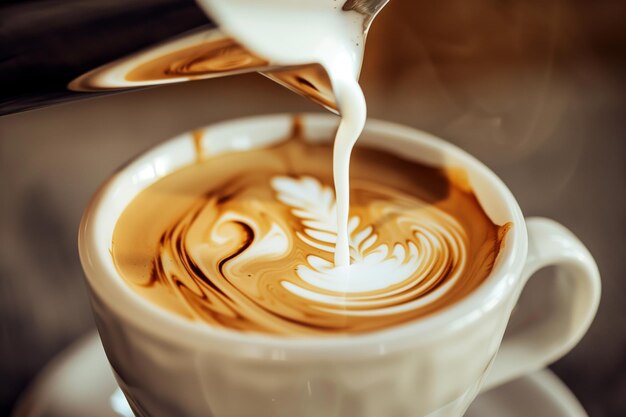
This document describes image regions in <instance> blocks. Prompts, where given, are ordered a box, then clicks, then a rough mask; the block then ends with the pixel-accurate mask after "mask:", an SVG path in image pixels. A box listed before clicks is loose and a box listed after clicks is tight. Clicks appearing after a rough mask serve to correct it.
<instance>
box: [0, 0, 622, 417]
mask: <svg viewBox="0 0 626 417" xmlns="http://www.w3.org/2000/svg"><path fill="white" fill-rule="evenodd" d="M30 3H31V5H32V4H35V5H37V6H39V5H44V6H46V7H48V8H49V9H47V10H54V5H55V3H59V4H60V2H51V1H43V0H42V1H36V2H30ZM74 3H80V2H74ZM85 3H88V2H83V4H85ZM113 3H116V2H112V4H113ZM140 3H141V2H140ZM158 3H162V4H166V3H167V4H169V3H168V2H164V1H161V2H158ZM173 3H175V4H176V5H178V6H177V7H175V8H172V7H169V8H165V9H159V10H160V11H159V13H160V15H162V16H164V17H168V16H169V19H170V20H171V19H174V20H175V21H178V22H185V24H184V25H181V27H180V28H174V29H172V34H174V33H176V30H183V29H186V28H188V27H192V26H195V25H197V24H202V23H205V19H206V18H204V17H203V16H201V15H199V14H198V13H200V12H199V11H198V10H197V8H196V7H195V5H193V3H191V2H190V1H189V2H187V1H176V2H173ZM19 7H20V4H19V2H9V3H7V5H6V6H5V8H4V9H0V34H2V30H3V29H2V27H3V24H5V23H6V24H8V22H9V20H11V16H12V14H11V13H14V12H15V10H17V9H19ZM16 8H17V9H16ZM87 9H88V8H87ZM7 10H8V12H7ZM168 13H170V14H169V15H168ZM48 16H52V15H48ZM44 17H45V16H44ZM625 18H626V2H624V1H623V0H615V1H612V0H601V1H593V2H590V1H583V0H545V1H533V0H515V1H514V0H441V1H437V2H433V1H423V0H419V1H412V0H392V1H391V2H390V3H389V5H388V6H387V8H386V9H385V10H383V12H382V13H381V15H380V16H379V17H378V18H377V20H376V21H375V22H374V25H373V26H372V29H371V31H370V35H369V38H368V44H367V49H366V61H365V63H364V67H363V72H362V77H361V80H362V84H363V87H364V91H365V94H366V98H367V100H368V107H369V117H371V118H380V119H386V120H391V121H396V122H400V123H404V124H407V125H409V126H413V127H416V128H419V129H422V130H425V131H428V132H431V133H434V134H436V135H439V136H441V137H443V138H445V139H447V140H450V141H451V142H453V143H455V144H457V145H459V146H460V147H462V148H464V149H465V150H467V151H469V152H470V153H472V154H473V155H475V156H477V157H478V158H479V159H481V160H482V161H484V162H485V163H486V164H487V165H488V166H489V167H490V168H492V169H493V170H494V171H495V172H496V173H497V174H498V175H500V176H501V178H502V179H503V180H504V182H505V183H506V184H507V185H508V186H509V187H510V189H511V190H512V191H513V193H514V195H515V196H516V197H517V199H518V201H519V203H520V205H521V207H522V210H523V212H524V213H525V215H527V216H535V215H541V216H546V217H551V218H554V219H556V220H558V221H559V222H561V223H563V224H564V225H566V226H567V227H569V228H570V229H571V230H572V231H573V232H574V233H575V234H577V235H578V236H579V238H580V239H581V240H582V241H583V242H584V243H585V244H586V245H587V246H588V248H589V249H590V251H591V253H592V254H593V255H594V256H595V258H596V260H597V262H598V265H599V268H600V272H601V274H602V280H603V296H602V301H601V304H600V309H599V311H598V315H597V317H596V320H595V321H594V323H593V325H592V327H591V329H590V330H589V333H588V334H587V335H586V336H585V338H584V339H583V340H582V342H581V343H580V344H579V345H578V346H577V347H576V348H575V349H574V350H573V351H572V352H571V353H570V354H569V355H567V356H566V357H565V358H563V359H561V360H560V361H558V362H557V363H555V364H554V365H552V366H551V368H552V369H553V370H554V371H555V373H556V374H557V375H558V376H559V377H560V378H561V379H562V380H563V381H564V382H565V383H566V384H567V385H568V386H569V387H570V388H571V390H572V391H573V393H574V394H575V395H576V396H577V397H578V399H579V400H580V402H581V403H582V404H583V406H584V407H585V409H586V410H587V412H588V413H589V415H590V416H591V417H609V416H610V417H618V416H624V415H626V322H625V320H624V319H625V317H626V306H625V303H624V300H625V299H626V280H625V279H624V276H623V274H624V272H625V271H626V261H625V259H626V215H625V213H626V121H625V119H626V113H625V110H624V109H625V108H626V79H625V75H626V28H625V27H624V21H625ZM13 23H14V22H13ZM44 26H45V25H44ZM4 27H5V29H6V27H7V26H4ZM46 27H47V30H49V31H50V33H53V34H54V33H57V32H58V33H61V32H62V30H63V29H62V28H56V29H55V28H54V27H52V28H50V25H48V26H46ZM32 30H33V31H36V29H32ZM83 30H84V29H83ZM5 34H6V33H5ZM137 37H140V36H139V35H137ZM6 41H7V39H6V38H5V37H0V54H2V56H1V58H2V62H0V69H2V65H3V64H6V63H7V62H12V61H11V60H12V59H13V60H15V59H16V55H15V54H16V52H15V51H16V50H15V47H14V45H13V46H12V45H7V43H6ZM101 42H102V43H101V44H96V45H93V48H98V47H100V45H101V47H102V48H107V39H106V37H104V35H103V38H102V41H101ZM142 42H147V40H144V41H142ZM9 51H10V53H9ZM12 54H13V55H12ZM41 54H42V55H43V58H41V59H44V60H45V51H42V52H41ZM50 59H53V57H51V58H50ZM49 76H50V77H51V75H50V73H45V72H42V73H41V74H40V77H39V78H37V77H38V76H37V74H36V73H29V77H32V78H31V79H32V84H33V85H38V84H39V85H43V84H41V82H42V80H45V79H46V77H49ZM0 77H3V73H2V72H1V71H0ZM9 81H10V80H9V78H5V79H2V78H0V82H2V85H3V87H2V89H0V95H4V96H5V97H3V98H4V99H5V101H9V99H10V100H13V102H17V101H19V100H18V99H16V98H15V97H18V96H19V93H20V85H18V84H16V83H12V82H9ZM68 81H69V80H68ZM24 88H26V87H24ZM40 88H44V87H40ZM31 93H32V94H31V97H35V96H36V95H37V89H36V88H35V89H34V90H33V91H32V92H31ZM16 100H17V101H16ZM14 109H17V107H14ZM14 111H16V110H12V111H11V113H12V114H8V115H5V116H2V117H0V191H1V193H2V198H1V200H0V231H1V232H0V239H1V241H0V415H9V413H10V410H11V409H12V407H13V405H14V404H15V401H16V399H17V398H18V395H19V394H20V392H22V391H23V390H24V389H25V388H26V387H27V386H28V384H29V383H30V382H31V381H32V380H33V378H34V377H35V376H36V374H37V373H38V372H39V371H40V370H41V369H42V368H43V367H44V365H45V364H46V363H47V362H48V361H49V360H50V359H51V358H53V357H54V356H55V355H56V354H58V353H59V352H61V351H62V350H63V349H64V348H65V347H67V346H68V345H69V344H71V343H72V342H73V341H74V340H75V339H76V338H78V337H79V336H81V335H83V334H85V333H87V332H89V331H90V330H92V329H93V328H94V324H93V321H92V318H91V311H90V308H89V304H88V300H87V295H86V291H85V287H84V283H83V277H82V271H81V268H80V264H79V260H78V253H77V248H76V236H77V228H78V223H79V220H80V216H81V214H82V211H83V209H84V208H85V206H86V204H87V202H88V201H89V198H90V196H91V195H92V194H93V193H94V191H95V190H96V188H97V187H98V186H99V184H101V183H102V182H103V181H104V180H105V179H106V178H107V176H109V175H110V174H111V173H112V172H113V171H114V170H115V169H116V168H117V167H118V166H120V165H121V164H123V163H124V162H125V161H127V160H128V159H130V158H131V157H133V156H134V155H136V154H138V153H140V152H141V151H143V150H145V149H146V148H148V147H150V146H152V145H154V144H156V143H159V142H161V141H163V140H166V139H168V138H170V137H172V136H174V135H176V134H178V133H180V132H183V131H187V130H191V129H194V128H196V127H200V126H203V125H207V124H210V123H212V122H215V121H219V120H224V119H228V118H234V117H240V116H246V115H255V114H262V113H273V112H286V111H322V110H321V109H320V108H319V107H317V106H315V105H313V104H310V103H308V102H307V101H305V100H304V99H302V98H300V97H298V96H296V95H295V94H293V93H291V92H289V91H287V90H285V89H284V88H282V87H279V86H278V85H276V84H274V83H273V82H272V81H270V80H268V79H265V78H263V77H261V76H259V75H256V74H248V75H243V76H236V77H228V78H222V79H213V80H204V81H193V82H188V83H182V84H176V85H169V86H165V87H158V88H152V89H144V90H140V91H132V92H125V93H120V94H115V95H107V96H103V97H95V98H89V99H86V100H81V101H72V102H69V103H66V104H57V105H54V106H49V107H45V108H41V109H37V110H30V111H27V112H21V113H14ZM548 275H549V272H546V273H544V274H542V275H541V277H539V278H537V280H539V279H543V278H546V279H547V278H548Z"/></svg>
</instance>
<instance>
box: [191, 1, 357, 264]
mask: <svg viewBox="0 0 626 417" xmlns="http://www.w3.org/2000/svg"><path fill="white" fill-rule="evenodd" d="M199 3H200V4H201V5H202V6H203V7H205V9H206V11H207V12H208V13H209V14H210V15H211V16H212V17H213V18H214V19H215V20H216V21H218V22H219V23H220V25H221V27H222V28H223V29H224V30H225V31H226V32H228V33H230V34H231V35H233V36H234V37H235V38H236V39H237V40H238V41H240V42H241V43H242V44H243V45H245V46H246V47H248V48H249V49H250V50H252V51H254V52H255V53H256V54H258V55H259V56H262V57H264V58H266V59H268V60H269V61H271V62H273V63H277V64H279V65H285V66H290V65H303V64H311V63H318V64H321V65H322V66H323V67H324V68H325V70H326V72H327V74H328V77H329V79H330V82H331V85H332V88H333V92H334V95H335V98H336V101H337V107H338V109H339V113H340V116H341V122H340V124H339V129H338V130H337V135H336V137H335V143H334V149H333V180H334V186H335V195H336V201H337V203H336V204H337V240H336V243H335V255H334V260H335V268H346V269H347V267H348V266H349V265H350V246H349V234H348V212H349V207H350V193H349V190H350V175H349V174H350V154H351V152H352V148H353V147H354V144H355V142H356V140H357V139H358V137H359V135H360V134H361V132H362V131H363V127H364V125H365V118H366V105H365V98H364V97H363V92H362V90H361V87H360V86H359V84H358V77H359V72H360V69H361V64H362V60H363V51H364V46H365V33H364V27H365V19H366V16H364V15H362V14H359V13H357V12H355V11H343V10H342V6H343V1H342V0H339V1H338V0H266V1H258V0H199Z"/></svg>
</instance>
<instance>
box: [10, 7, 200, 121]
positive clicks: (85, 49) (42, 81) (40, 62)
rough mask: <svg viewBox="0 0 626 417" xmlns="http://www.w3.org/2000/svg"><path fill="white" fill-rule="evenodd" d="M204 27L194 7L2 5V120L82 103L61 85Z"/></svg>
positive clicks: (85, 95)
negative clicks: (52, 106) (45, 107)
mask: <svg viewBox="0 0 626 417" xmlns="http://www.w3.org/2000/svg"><path fill="white" fill-rule="evenodd" d="M208 23H210V22H209V20H208V18H207V17H206V15H205V13H204V12H203V11H202V10H201V9H200V8H199V7H198V6H197V5H196V3H195V2H194V1H193V0H133V1H127V0H28V1H19V2H0V82H1V83H2V93H1V94H0V115H2V114H7V113H14V112H17V111H21V110H26V109H29V108H35V107H40V106H43V105H49V104H53V103H58V102H63V101H68V100H74V99H79V98H85V97H88V96H89V95H91V94H86V93H75V92H71V91H69V90H68V89H67V84H68V83H69V82H70V81H72V80H73V79H74V78H76V77H78V76H79V75H82V74H83V73H85V72H87V71H89V70H91V69H93V68H96V67H98V66H100V65H103V64H106V63H108V62H110V61H112V60H114V59H118V58H121V57H122V56H124V55H127V54H129V53H131V52H135V51H137V50H139V49H141V48H144V47H146V46H149V45H153V44H155V43H157V42H159V41H163V40H165V39H169V38H171V37H173V36H176V35H179V34H181V33H183V32H185V31H188V30H190V29H193V28H196V27H198V26H201V25H206V24H208ZM92 94H93V93H92Z"/></svg>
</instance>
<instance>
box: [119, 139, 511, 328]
mask: <svg viewBox="0 0 626 417" xmlns="http://www.w3.org/2000/svg"><path fill="white" fill-rule="evenodd" d="M332 172H333V148H332V146H330V145H329V144H327V143H323V144H322V143H311V142H310V141H307V140H306V138H305V137H303V135H302V134H301V133H300V131H299V130H298V129H295V130H294V133H293V134H292V135H291V137H289V138H286V139H285V140H284V141H282V142H280V143H278V144H275V145H273V146H270V147H266V148H260V149H251V150H245V151H241V152H229V153H225V154H221V155H214V156H208V157H202V155H199V158H198V161H197V162H196V163H194V164H191V165H188V166H186V167H184V168H182V169H180V170H178V171H175V172H173V173H172V174H170V175H167V176H166V177H164V178H162V179H161V180H159V181H157V182H156V183H154V184H153V185H151V186H150V187H148V188H147V189H145V190H144V191H143V192H141V193H140V194H139V195H138V196H137V197H136V198H135V199H134V200H133V201H132V202H131V203H130V205H129V206H128V207H127V208H126V210H125V211H124V212H123V213H122V215H121V217H120V218H119V220H118V222H117V225H116V227H115V230H114V234H113V242H112V255H113V259H114V262H115V265H116V267H117V268H118V271H119V273H120V275H121V276H122V277H123V279H124V280H125V281H126V282H127V283H128V284H129V285H130V286H131V287H132V288H133V289H134V290H135V291H137V292H138V293H139V294H140V295H141V296H143V297H145V298H147V299H148V300H150V301H151V302H153V303H155V304H157V305H159V306H161V307H162V308H165V309H167V310H169V311H171V312H173V313H175V314H178V315H180V316H183V317H186V318H188V319H190V320H196V321H201V322H205V323H206V324H208V325H211V326H215V327H220V328H227V329H232V330H238V331H245V332H261V333H270V334H280V335H285V336H307V335H331V334H352V333H363V332H368V331H374V330H379V329H385V328H389V327H392V326H396V325H400V324H402V323H405V322H407V321H410V320H414V319H417V318H420V317H423V316H426V315H429V314H432V313H434V312H436V311H439V310H441V309H444V308H446V307H448V306H450V305H452V304H454V303H455V302H457V301H458V300H460V299H462V298H463V297H465V296H466V295H467V294H469V293H470V292H472V291H473V290H474V289H475V288H476V287H478V286H479V285H480V284H481V283H482V282H483V281H484V280H485V278H486V277H487V276H488V275H489V273H490V271H491V269H492V266H493V263H494V261H495V259H496V257H497V255H498V253H499V251H500V250H501V246H502V242H503V237H504V235H505V234H506V231H507V230H508V227H509V226H508V225H503V226H498V225H496V224H494V223H493V222H492V221H491V220H490V219H489V218H488V216H487V215H486V214H485V212H484V211H483V209H482V208H481V206H480V204H479V202H478V200H477V198H476V196H475V195H474V193H473V192H472V190H471V188H470V187H469V185H468V183H467V181H466V180H465V178H464V175H463V173H462V172H461V171H460V170H454V169H441V168H434V167H430V166H426V165H422V164H420V163H417V162H413V161H408V160H405V159H403V158H401V157H399V156H397V155H394V154H391V153H387V152H384V151H380V150H374V149H370V148H367V147H364V146H363V147H357V149H356V151H355V154H354V155H353V157H352V160H351V180H352V181H351V182H352V185H351V189H350V194H351V195H350V196H351V205H350V212H349V216H348V222H347V223H348V234H349V239H348V243H349V258H350V266H349V267H346V268H338V267H336V266H335V257H334V253H335V245H336V244H337V239H338V238H337V236H338V228H337V204H336V201H335V195H334V193H333V188H332V186H333V179H332Z"/></svg>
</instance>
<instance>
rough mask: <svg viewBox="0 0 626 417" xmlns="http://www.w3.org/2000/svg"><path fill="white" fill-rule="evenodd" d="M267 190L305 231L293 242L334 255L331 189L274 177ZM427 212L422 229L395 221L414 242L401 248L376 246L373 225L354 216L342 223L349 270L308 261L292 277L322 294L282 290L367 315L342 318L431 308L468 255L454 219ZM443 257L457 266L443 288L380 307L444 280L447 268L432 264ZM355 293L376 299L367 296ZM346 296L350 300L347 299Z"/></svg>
mask: <svg viewBox="0 0 626 417" xmlns="http://www.w3.org/2000/svg"><path fill="white" fill-rule="evenodd" d="M271 185H272V187H273V188H274V190H275V191H276V197H277V199H278V200H279V201H280V202H281V203H283V204H285V205H287V206H289V207H290V208H291V213H292V214H293V215H294V216H296V217H298V218H299V219H300V222H301V223H302V224H303V225H305V226H307V227H306V228H305V229H304V233H298V234H297V235H296V236H297V237H298V238H299V239H301V240H302V241H303V242H304V243H306V244H307V245H309V246H311V248H315V249H317V250H322V251H325V252H332V250H333V244H334V243H335V242H336V241H337V238H338V235H339V233H338V229H337V223H336V222H335V221H334V214H335V211H336V205H335V202H334V199H333V198H332V197H333V196H332V191H331V190H330V188H329V187H327V186H324V185H323V184H321V183H320V182H319V181H318V180H316V179H315V178H312V177H300V178H291V177H282V176H281V177H275V178H273V179H272V182H271ZM428 211H429V213H430V215H426V213H424V215H423V216H421V217H424V218H423V219H420V223H416V222H415V221H414V220H412V219H400V220H399V221H401V222H403V227H406V228H407V229H408V230H410V231H411V234H412V235H413V236H414V239H415V241H414V242H408V243H405V244H402V243H400V242H395V243H394V242H385V243H383V242H379V241H378V235H377V234H376V233H375V232H374V228H373V227H372V226H371V225H365V224H361V223H362V222H361V220H360V219H359V218H358V217H357V216H353V217H351V218H350V219H349V221H347V222H346V223H347V225H348V227H347V237H348V243H349V251H350V252H349V256H351V258H352V264H351V265H350V266H349V267H345V266H336V265H333V263H331V262H329V261H328V260H326V259H323V258H321V257H319V256H315V255H310V256H308V257H307V263H306V264H305V265H299V266H298V267H297V270H296V272H297V274H298V277H299V278H300V279H302V281H304V282H305V283H307V284H309V285H311V286H313V287H314V288H317V289H319V290H320V291H313V290H310V289H307V288H303V287H302V286H300V285H297V284H295V283H293V282H288V281H283V283H282V285H283V286H284V287H285V288H286V289H287V290H289V291H291V292H292V293H293V294H295V295H298V296H300V297H303V298H306V299H309V300H312V301H316V302H321V303H325V304H328V305H331V306H337V308H342V307H345V306H353V307H367V309H368V311H367V312H365V311H360V312H350V313H346V314H355V315H361V314H366V315H368V314H392V313H397V312H398V311H408V310H410V309H412V308H418V307H420V306H423V305H426V304H428V303H430V302H432V301H433V300H434V299H437V298H438V297H440V296H441V295H443V294H444V293H445V292H447V291H448V289H449V288H450V287H451V286H452V285H454V283H455V282H456V280H457V279H458V277H459V275H460V271H462V270H463V268H464V266H465V262H466V253H465V251H466V249H465V236H464V233H463V231H462V228H461V227H460V225H459V224H458V223H457V221H456V219H454V218H453V217H452V216H450V215H448V214H447V213H445V212H443V211H441V210H439V209H436V208H434V207H429V208H428ZM430 217H433V219H430ZM404 223H406V224H404ZM311 225H315V228H314V227H312V226H311ZM418 247H419V248H420V249H418ZM446 254H448V256H449V257H450V258H451V259H456V260H458V265H457V269H456V272H454V271H453V273H452V274H451V275H450V277H449V278H448V280H447V282H446V283H445V284H444V285H441V286H440V287H439V288H438V289H437V290H436V291H433V292H431V293H429V294H428V295H426V296H424V297H422V298H420V299H419V300H416V301H413V302H409V303H405V304H403V305H401V306H396V307H383V305H384V304H387V303H388V299H389V297H393V296H397V295H399V294H401V293H402V292H405V291H407V290H409V289H410V288H415V287H417V286H424V287H428V286H430V285H431V284H432V282H429V280H435V279H437V278H438V277H441V276H443V275H446V270H445V268H446V264H445V263H437V262H436V260H437V259H442V258H445V257H446ZM403 283H404V284H403ZM402 284H403V285H402ZM392 287H393V289H391V288H392ZM328 292H330V293H331V294H329V293H328ZM359 293H370V294H372V293H377V294H376V295H371V296H365V295H363V294H359ZM346 294H351V295H352V296H351V297H350V298H349V299H347V298H346V297H345V295H346ZM398 309H400V310H398Z"/></svg>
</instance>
